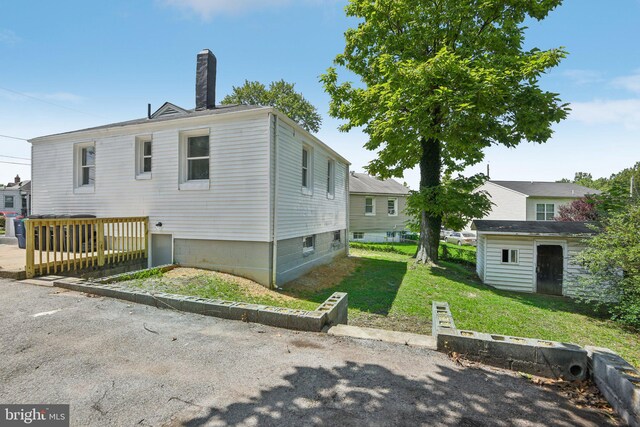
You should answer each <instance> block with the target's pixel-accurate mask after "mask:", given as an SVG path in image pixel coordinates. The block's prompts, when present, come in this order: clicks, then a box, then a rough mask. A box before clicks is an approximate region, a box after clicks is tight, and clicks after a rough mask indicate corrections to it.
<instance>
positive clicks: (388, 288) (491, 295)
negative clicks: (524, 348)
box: [128, 244, 640, 366]
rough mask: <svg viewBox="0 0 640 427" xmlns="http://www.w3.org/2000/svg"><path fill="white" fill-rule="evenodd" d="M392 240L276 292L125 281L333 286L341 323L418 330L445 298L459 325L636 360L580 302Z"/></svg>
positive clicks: (622, 335)
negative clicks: (420, 260)
mask: <svg viewBox="0 0 640 427" xmlns="http://www.w3.org/2000/svg"><path fill="white" fill-rule="evenodd" d="M394 247H396V248H399V250H398V252H401V253H395V252H382V251H370V250H363V249H352V251H351V252H352V255H353V256H354V257H357V258H355V260H354V261H353V262H357V264H358V265H357V267H356V268H355V270H353V271H352V273H351V274H349V275H347V276H346V277H345V278H344V279H342V281H340V283H338V284H337V285H335V286H331V287H328V288H325V289H321V290H317V291H316V290H313V289H309V288H305V287H303V286H296V287H294V288H292V289H289V290H286V291H284V292H274V291H268V290H262V289H263V288H261V290H259V291H255V288H251V287H242V286H239V285H237V284H234V283H230V282H228V281H226V280H220V279H214V278H211V277H204V276H203V277H201V278H198V277H196V278H192V279H190V280H185V281H184V283H179V284H177V285H176V284H175V283H167V282H166V281H164V278H151V279H146V280H134V281H132V282H128V283H130V284H131V285H132V286H136V287H143V288H147V289H149V288H152V289H156V290H161V291H165V292H173V293H180V294H190V295H198V296H201V297H208V298H221V299H229V300H235V301H246V302H253V303H260V304H268V305H279V306H286V307H290V308H301V309H310V310H312V309H314V308H316V307H317V306H318V305H319V304H320V303H321V302H323V301H324V300H325V299H326V298H327V297H328V296H329V295H331V294H332V293H333V292H337V291H340V292H347V293H348V294H349V323H351V324H355V325H361V326H372V327H380V328H386V329H395V330H400V331H409V332H417V333H425V334H430V333H431V302H432V301H434V300H436V301H446V302H448V303H449V305H450V307H451V311H452V313H453V316H454V319H455V321H456V325H457V327H458V328H460V329H472V330H476V331H481V332H490V333H494V334H504V335H514V336H522V337H533V338H541V339H547V340H555V341H564V342H572V343H576V344H580V345H596V346H601V347H608V348H610V349H612V350H614V351H616V352H618V353H619V354H621V355H622V356H623V357H624V358H625V359H627V360H628V361H629V362H630V363H632V364H633V365H635V366H640V334H638V333H634V332H631V331H629V330H625V329H624V328H622V327H621V326H619V325H618V324H616V323H614V322H611V321H608V320H604V319H602V318H599V317H598V316H597V315H596V314H594V313H592V312H591V311H590V310H589V309H588V308H587V307H585V306H581V305H578V304H576V303H574V302H572V301H571V300H569V299H567V298H563V297H552V296H544V295H538V294H524V293H515V292H507V291H499V290H496V289H494V288H491V287H488V286H485V285H483V284H481V283H479V281H478V280H477V279H476V277H475V272H474V271H473V269H471V268H470V267H469V266H467V265H462V264H459V263H453V262H446V261H442V262H441V263H440V264H439V265H438V266H422V265H418V266H416V265H414V262H413V260H412V259H411V257H410V256H409V255H407V254H413V252H412V249H411V248H410V246H409V245H397V244H396V245H394ZM413 250H415V246H414V249H413ZM463 250H468V251H469V252H470V253H473V251H474V249H463Z"/></svg>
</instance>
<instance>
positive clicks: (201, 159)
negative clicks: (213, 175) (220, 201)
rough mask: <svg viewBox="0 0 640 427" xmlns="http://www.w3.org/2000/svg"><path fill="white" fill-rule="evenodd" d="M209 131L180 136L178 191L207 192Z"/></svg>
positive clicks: (209, 157)
mask: <svg viewBox="0 0 640 427" xmlns="http://www.w3.org/2000/svg"><path fill="white" fill-rule="evenodd" d="M210 151H211V148H210V142H209V130H208V129H205V130H194V131H187V132H183V133H182V134H181V135H180V189H181V190H208V189H209V170H210V162H211V153H210Z"/></svg>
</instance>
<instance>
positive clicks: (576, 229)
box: [472, 220, 595, 296]
mask: <svg viewBox="0 0 640 427" xmlns="http://www.w3.org/2000/svg"><path fill="white" fill-rule="evenodd" d="M472 229H473V230H476V232H477V235H478V248H477V252H476V271H477V272H478V276H479V277H480V279H481V280H482V282H483V283H485V284H487V285H491V286H493V287H495V288H498V289H504V290H509V291H518V292H538V293H543V294H550V295H565V296H573V295H575V294H576V291H577V289H576V287H575V285H574V281H573V280H571V278H572V277H575V275H580V274H585V273H586V272H585V271H584V270H583V269H581V268H580V266H579V265H577V264H576V263H575V261H574V256H575V255H577V254H578V253H579V252H580V251H581V250H583V249H584V239H586V238H589V237H590V236H592V235H593V234H594V233H595V232H594V230H593V229H592V228H591V227H589V224H588V223H585V222H558V221H498V220H475V221H473V224H472Z"/></svg>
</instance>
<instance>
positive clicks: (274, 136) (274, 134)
mask: <svg viewBox="0 0 640 427" xmlns="http://www.w3.org/2000/svg"><path fill="white" fill-rule="evenodd" d="M269 124H270V126H273V129H272V131H271V138H270V139H271V143H272V144H273V157H274V159H273V170H272V172H271V176H272V179H273V193H272V194H271V209H273V211H272V214H271V218H272V224H271V233H272V234H271V238H272V251H271V253H272V256H273V259H272V260H271V287H272V288H277V287H278V285H277V278H278V274H277V268H278V207H277V205H276V203H277V200H278V198H277V197H276V195H277V194H278V116H276V115H275V114H273V113H269Z"/></svg>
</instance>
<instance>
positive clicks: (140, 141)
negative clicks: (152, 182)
mask: <svg viewBox="0 0 640 427" xmlns="http://www.w3.org/2000/svg"><path fill="white" fill-rule="evenodd" d="M147 142H148V143H150V144H151V155H149V156H147V155H145V154H144V145H145V144H146V143H147ZM135 150H136V156H135V157H136V179H151V176H152V173H153V137H152V136H151V135H140V136H136V143H135ZM145 158H149V159H151V170H150V171H145V170H144V159H145Z"/></svg>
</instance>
